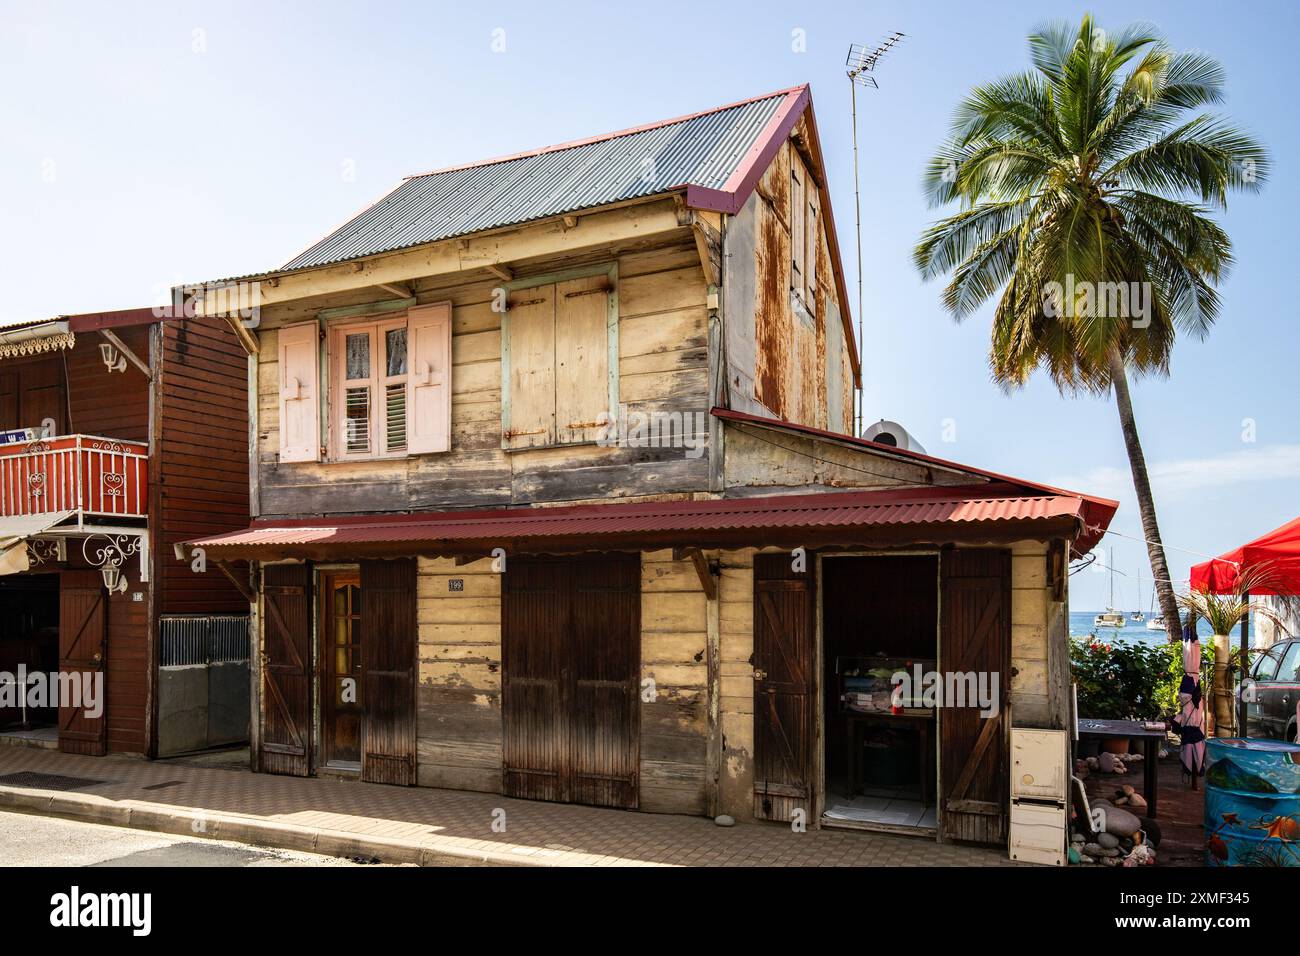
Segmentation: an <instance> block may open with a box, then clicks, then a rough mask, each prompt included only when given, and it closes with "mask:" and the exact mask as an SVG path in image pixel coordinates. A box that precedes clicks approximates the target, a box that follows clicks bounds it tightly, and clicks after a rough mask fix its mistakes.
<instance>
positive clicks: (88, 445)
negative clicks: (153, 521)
mask: <svg viewBox="0 0 1300 956" xmlns="http://www.w3.org/2000/svg"><path fill="white" fill-rule="evenodd" d="M64 511H70V512H75V513H77V514H78V515H79V516H92V517H119V518H143V517H147V516H148V513H149V446H148V445H145V444H143V443H141V442H130V441H121V440H119V439H116V438H100V437H98V436H95V435H60V436H58V437H55V438H38V439H36V440H35V441H30V442H23V443H19V444H11V445H0V516H2V517H21V516H24V515H40V514H57V513H60V512H64Z"/></svg>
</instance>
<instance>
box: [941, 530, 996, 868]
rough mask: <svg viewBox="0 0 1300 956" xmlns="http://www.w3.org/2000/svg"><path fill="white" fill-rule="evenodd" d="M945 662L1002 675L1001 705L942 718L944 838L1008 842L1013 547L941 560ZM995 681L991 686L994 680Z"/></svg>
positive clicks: (947, 711)
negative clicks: (985, 712) (990, 711)
mask: <svg viewBox="0 0 1300 956" xmlns="http://www.w3.org/2000/svg"><path fill="white" fill-rule="evenodd" d="M940 580H941V582H942V585H941V588H942V590H941V604H942V610H941V627H940V639H939V667H940V669H941V670H942V671H943V672H944V673H945V674H954V673H966V672H974V673H975V674H976V675H977V676H978V675H979V674H981V673H985V674H988V675H990V678H989V679H990V681H991V679H992V678H991V675H994V674H996V675H997V681H998V683H997V687H998V695H999V703H1000V710H999V711H998V713H997V714H996V715H995V716H992V717H984V716H981V713H980V709H979V707H977V706H969V707H956V706H952V705H953V703H954V702H952V701H948V702H947V703H948V706H945V707H944V708H943V712H942V714H941V715H940V721H941V723H940V728H939V742H940V750H941V753H940V759H939V764H940V793H941V794H942V805H941V814H940V826H941V828H942V834H943V837H944V839H946V840H956V841H961V842H966V843H986V844H992V845H995V846H1001V845H1003V844H1005V843H1006V840H1007V813H1008V802H1007V801H1008V790H1009V781H1008V776H1007V775H1008V773H1010V769H1009V762H1008V761H1009V758H1008V753H1009V740H1010V728H1009V726H1008V725H1009V723H1010V717H1009V715H1010V709H1009V706H1008V697H1009V695H1010V691H1011V687H1010V681H1009V678H1010V670H1011V552H1010V551H1006V550H1002V549H995V548H957V549H955V550H950V551H945V552H944V553H943V555H942V557H941V558H940ZM990 686H991V684H990Z"/></svg>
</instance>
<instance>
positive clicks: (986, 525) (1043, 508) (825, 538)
mask: <svg viewBox="0 0 1300 956" xmlns="http://www.w3.org/2000/svg"><path fill="white" fill-rule="evenodd" d="M1084 515H1085V505H1084V502H1083V501H1082V500H1081V499H1080V498H1079V497H1078V496H1074V495H1068V494H1057V495H1054V494H1028V493H1025V492H1024V490H1023V489H1019V488H1016V487H1014V486H1010V485H1004V484H999V483H985V484H978V485H963V486H957V487H925V488H905V489H891V490H888V491H845V492H826V493H821V494H797V495H795V494H779V495H769V496H763V497H754V498H745V499H710V500H704V501H671V502H651V503H626V504H620V503H610V504H589V505H573V506H566V507H542V508H538V507H525V508H513V509H502V510H493V511H441V512H423V513H416V514H405V515H391V514H386V515H368V516H358V517H345V518H332V519H328V520H326V519H315V520H313V519H305V520H304V519H298V520H292V521H258V522H255V523H254V524H253V525H252V527H250V528H248V529H247V530H245V531H239V532H234V533H231V534H224V535H218V536H215V537H210V538H203V539H199V540H196V541H191V542H186V543H184V544H182V545H179V546H178V548H180V549H184V551H185V552H186V553H188V549H190V548H194V547H198V548H203V549H204V550H205V551H206V552H207V554H208V556H209V557H210V558H213V559H216V560H227V559H228V560H240V559H247V558H262V559H269V558H277V557H284V558H291V557H304V558H318V559H319V558H324V557H330V556H339V557H342V556H346V555H380V554H393V553H396V554H402V553H407V554H411V553H418V554H429V555H435V554H444V555H445V554H472V553H478V552H482V553H484V554H487V553H490V552H491V550H492V549H493V548H497V547H501V548H504V549H506V551H507V553H511V554H521V553H529V552H530V551H553V552H560V551H580V550H601V549H610V550H614V549H619V548H623V549H642V548H645V549H649V548H664V547H676V546H683V547H700V548H741V547H764V546H787V545H788V546H791V547H798V546H800V545H804V544H808V545H813V544H840V545H855V544H862V545H868V544H875V543H891V544H905V543H947V542H952V541H980V540H999V541H1002V540H1014V539H1015V538H1016V537H1017V536H1023V537H1033V536H1034V535H1036V534H1037V535H1040V536H1043V537H1047V536H1055V535H1061V536H1064V537H1069V538H1074V537H1075V536H1077V535H1079V534H1081V533H1084V523H1085V522H1084ZM1106 520H1107V521H1108V520H1109V519H1108V518H1107V519H1106Z"/></svg>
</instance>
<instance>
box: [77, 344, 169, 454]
mask: <svg viewBox="0 0 1300 956" xmlns="http://www.w3.org/2000/svg"><path fill="white" fill-rule="evenodd" d="M117 334H118V338H120V339H121V340H122V341H123V342H125V343H126V345H127V346H128V347H129V348H130V349H131V351H133V352H134V353H135V354H136V355H137V356H139V357H140V358H141V359H143V360H144V361H148V360H149V329H148V327H147V326H134V327H131V328H125V329H119V330H118V333H117ZM102 341H103V339H101V338H100V337H99V335H98V334H96V333H93V332H83V333H81V334H80V335H78V336H77V346H76V348H74V349H73V350H72V351H71V352H68V353H65V354H66V356H67V375H68V419H69V421H68V433H69V434H78V433H80V434H82V435H98V436H102V437H104V438H119V439H125V440H127V441H139V442H147V441H148V440H149V383H148V381H147V380H146V379H145V377H144V375H143V374H142V373H141V372H140V371H139V369H137V368H136V367H135V366H134V365H130V364H128V365H127V367H126V371H124V372H109V370H108V369H107V367H105V365H104V360H103V359H102V358H101V357H100V353H99V343H100V342H102Z"/></svg>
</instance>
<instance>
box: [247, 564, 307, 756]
mask: <svg viewBox="0 0 1300 956" xmlns="http://www.w3.org/2000/svg"><path fill="white" fill-rule="evenodd" d="M311 576H312V569H311V565H310V564H272V565H268V566H266V567H265V568H263V570H262V594H263V615H262V617H263V622H264V633H265V638H264V643H263V648H262V656H261V663H262V707H261V711H262V732H261V741H260V747H259V750H258V753H259V760H260V764H261V769H262V770H263V771H265V772H266V773H284V774H291V775H292V776H295V777H305V776H307V775H308V774H309V773H311V619H312V598H311V590H312V588H311Z"/></svg>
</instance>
